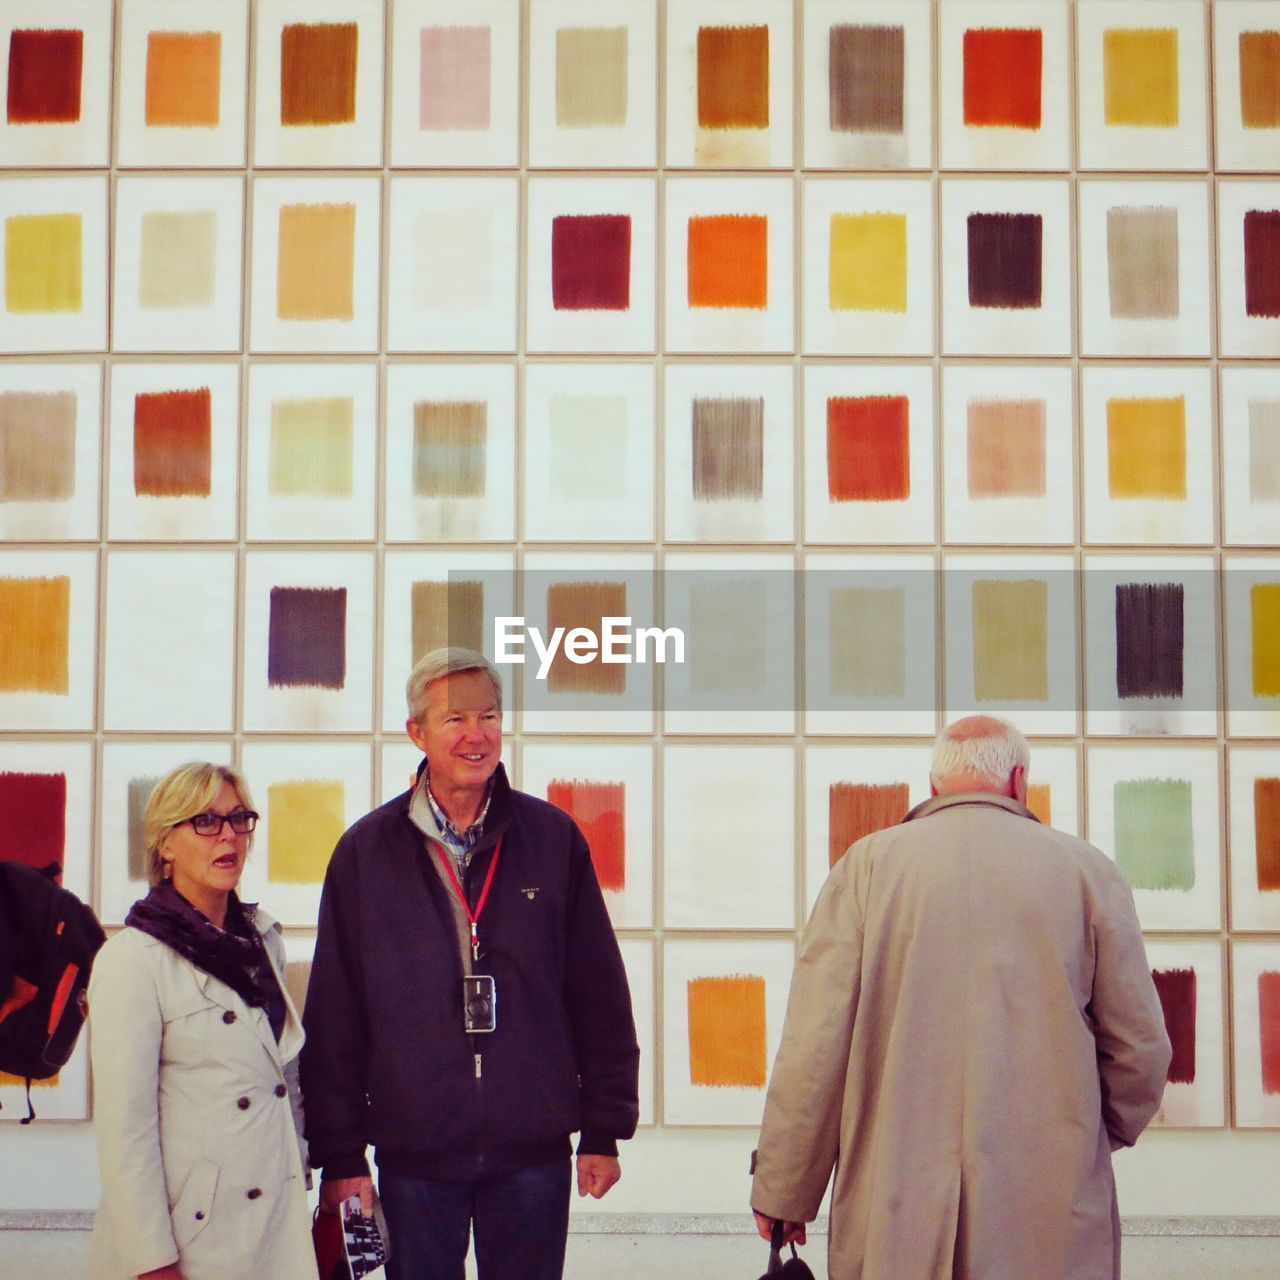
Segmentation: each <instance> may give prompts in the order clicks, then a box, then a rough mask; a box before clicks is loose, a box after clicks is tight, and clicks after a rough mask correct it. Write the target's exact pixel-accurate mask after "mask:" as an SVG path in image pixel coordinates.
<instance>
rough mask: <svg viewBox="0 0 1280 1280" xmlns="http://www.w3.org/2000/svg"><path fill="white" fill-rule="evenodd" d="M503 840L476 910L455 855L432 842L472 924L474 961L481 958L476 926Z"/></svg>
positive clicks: (499, 843) (438, 843) (437, 843)
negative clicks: (454, 860)
mask: <svg viewBox="0 0 1280 1280" xmlns="http://www.w3.org/2000/svg"><path fill="white" fill-rule="evenodd" d="M502 841H503V837H502V836H499V837H498V843H497V844H496V845H495V846H494V849H493V858H492V860H491V861H490V863H489V873H488V875H486V876H485V878H484V887H483V888H482V889H481V890H480V897H479V899H478V901H477V902H476V909H475V910H474V911H472V910H471V904H470V903H469V902H468V901H467V894H466V891H465V890H464V889H463V887H462V881H461V880H459V879H458V873H457V871H456V870H455V869H454V865H453V857H452V855H451V854H450V853H449V850H448V849H446V848H445V847H444V845H442V844H441V843H440V842H439V841H436V840H433V841H432V842H431V843H432V844H434V845H435V846H436V848H437V849H438V850H439V851H440V857H441V859H442V861H443V862H444V869H445V873H446V874H447V875H448V877H449V882H450V883H451V884H452V885H453V887H454V889H455V890H456V892H457V894H458V901H459V902H461V903H462V910H463V911H464V912H465V913H466V916H467V922H468V923H469V924H470V925H471V959H472V962H473V963H474V962H475V961H478V960H479V959H480V938H479V935H478V934H477V933H476V926H477V925H478V924H479V923H480V913H481V912H482V911H483V910H484V904H485V903H486V902H487V901H488V900H489V886H490V885H492V884H493V873H494V872H495V871H497V869H498V855H499V854H501V852H502Z"/></svg>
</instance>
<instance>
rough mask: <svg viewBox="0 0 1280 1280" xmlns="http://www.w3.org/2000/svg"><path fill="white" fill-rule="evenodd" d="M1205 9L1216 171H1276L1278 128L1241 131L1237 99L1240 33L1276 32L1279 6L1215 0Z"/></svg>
mask: <svg viewBox="0 0 1280 1280" xmlns="http://www.w3.org/2000/svg"><path fill="white" fill-rule="evenodd" d="M1210 8H1211V9H1212V17H1213V71H1214V75H1213V101H1214V108H1215V117H1214V124H1215V126H1216V129H1215V134H1214V140H1215V142H1216V144H1217V153H1216V161H1215V167H1216V168H1217V170H1218V171H1219V172H1220V173H1222V172H1230V171H1232V170H1243V171H1257V170H1261V171H1263V172H1265V171H1267V170H1274V169H1280V125H1276V126H1271V127H1269V128H1265V129H1246V128H1245V127H1244V121H1243V118H1242V115H1241V111H1242V104H1241V96H1240V35H1241V33H1242V32H1245V31H1257V30H1264V31H1280V4H1277V3H1275V0H1215V3H1214V4H1213V5H1211V6H1210Z"/></svg>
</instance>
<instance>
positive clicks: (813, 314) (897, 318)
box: [803, 177, 936, 356]
mask: <svg viewBox="0 0 1280 1280" xmlns="http://www.w3.org/2000/svg"><path fill="white" fill-rule="evenodd" d="M803 190H804V194H803V199H804V215H803V227H804V255H803V256H804V271H803V289H804V350H805V352H806V353H807V354H809V355H847V354H848V353H850V352H854V351H856V352H857V353H858V354H859V355H863V354H865V355H899V356H926V355H932V354H933V329H934V321H933V308H934V296H935V293H936V290H935V288H934V272H933V261H934V253H933V200H934V189H933V182H932V180H931V179H929V178H926V177H922V178H904V179H875V178H869V179H868V178H831V179H826V178H817V177H811V178H809V179H808V181H807V182H806V183H805V184H804V189H803ZM838 214H855V215H857V214H896V215H898V216H900V217H902V218H904V219H905V221H906V240H907V260H906V276H907V279H906V294H907V306H906V310H905V311H902V312H896V313H895V312H890V311H845V310H840V311H836V310H833V309H832V307H831V305H830V271H831V219H832V218H833V217H834V216H836V215H838Z"/></svg>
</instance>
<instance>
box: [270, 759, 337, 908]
mask: <svg viewBox="0 0 1280 1280" xmlns="http://www.w3.org/2000/svg"><path fill="white" fill-rule="evenodd" d="M346 825H347V824H346V814H345V804H344V788H343V785H342V783H341V782H340V781H332V780H330V779H314V778H308V779H306V780H305V781H300V782H275V783H272V784H271V785H270V786H269V787H268V788H267V876H268V877H269V878H270V880H271V881H272V883H274V884H319V883H320V882H321V881H322V880H323V879H324V873H325V868H326V867H327V866H328V865H329V855H330V854H331V853H332V852H333V846H334V845H335V844H337V843H338V837H339V836H340V835H341V834H342V833H343V831H344V830H345V829H346Z"/></svg>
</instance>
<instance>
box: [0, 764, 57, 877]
mask: <svg viewBox="0 0 1280 1280" xmlns="http://www.w3.org/2000/svg"><path fill="white" fill-rule="evenodd" d="M66 843H67V778H66V775H65V774H62V773H0V862H21V863H24V864H25V865H26V866H29V867H47V866H48V865H49V863H51V862H57V863H61V862H62V860H63V857H64V856H65V854H66Z"/></svg>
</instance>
